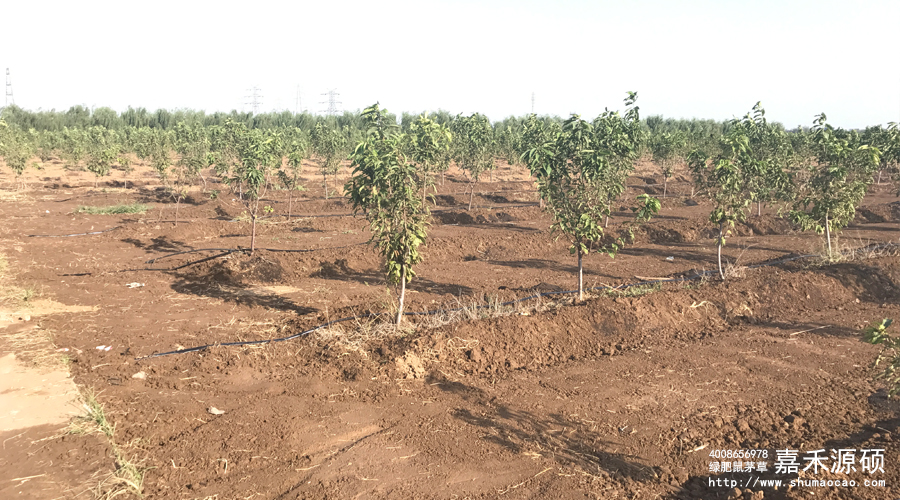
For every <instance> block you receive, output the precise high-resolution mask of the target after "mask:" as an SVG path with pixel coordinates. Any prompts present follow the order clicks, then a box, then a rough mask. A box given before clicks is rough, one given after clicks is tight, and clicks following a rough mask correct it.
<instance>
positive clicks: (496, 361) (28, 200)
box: [0, 165, 900, 499]
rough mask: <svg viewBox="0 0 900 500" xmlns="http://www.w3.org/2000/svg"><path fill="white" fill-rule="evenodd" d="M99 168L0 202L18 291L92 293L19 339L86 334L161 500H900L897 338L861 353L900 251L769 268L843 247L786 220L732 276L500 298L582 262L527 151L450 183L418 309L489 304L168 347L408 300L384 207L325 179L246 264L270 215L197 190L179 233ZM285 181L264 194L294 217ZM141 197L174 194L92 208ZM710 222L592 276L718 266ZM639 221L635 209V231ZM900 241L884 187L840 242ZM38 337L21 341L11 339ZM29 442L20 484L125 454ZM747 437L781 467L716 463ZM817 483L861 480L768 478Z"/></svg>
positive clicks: (659, 238) (685, 223)
mask: <svg viewBox="0 0 900 500" xmlns="http://www.w3.org/2000/svg"><path fill="white" fill-rule="evenodd" d="M647 167H648V166H647V165H644V166H642V168H641V169H639V172H643V171H645V169H646V168H647ZM57 170H59V169H57ZM80 175H83V174H76V173H69V172H63V171H58V172H55V173H54V170H52V169H50V170H49V171H48V172H46V173H43V174H42V178H40V179H30V180H28V185H29V190H28V191H26V192H21V193H13V194H11V195H10V196H9V197H8V198H9V199H5V200H4V201H2V203H0V211H2V215H3V217H2V218H0V230H2V235H3V237H2V252H3V253H4V254H5V255H6V257H7V259H8V261H9V269H10V273H11V274H13V275H14V276H15V282H16V284H17V285H19V286H29V287H34V288H35V289H36V290H37V291H38V293H39V294H40V297H42V298H45V299H52V300H53V301H55V302H58V303H61V304H65V305H69V306H83V308H82V309H81V310H80V311H81V312H63V313H59V312H57V313H56V314H47V315H39V314H38V313H37V312H36V313H35V319H33V320H32V321H31V322H28V323H23V324H18V325H14V326H11V327H9V328H16V329H17V330H16V331H21V330H22V329H24V328H33V327H37V328H36V329H39V330H41V331H42V332H45V333H49V335H50V336H51V337H52V339H53V344H54V346H55V348H59V349H69V351H68V353H69V359H70V362H69V368H70V370H71V372H72V374H73V376H74V378H75V381H76V383H77V384H78V385H79V386H80V387H82V388H91V389H93V390H94V391H96V392H97V393H98V400H99V401H100V402H101V403H102V404H103V406H104V407H105V409H106V413H107V415H108V417H109V419H110V421H111V422H112V423H113V424H114V425H115V441H116V442H117V443H118V446H119V447H120V449H121V450H122V451H123V453H124V454H125V455H127V457H128V458H129V459H130V460H132V461H134V462H135V463H137V464H139V465H140V466H141V467H142V468H145V469H146V472H145V477H144V483H143V490H144V494H145V496H146V497H147V498H173V499H194V498H197V499H199V498H217V499H232V498H234V499H237V498H257V497H258V498H284V499H288V498H290V499H293V498H499V497H503V498H541V499H543V498H638V499H644V498H646V499H653V498H748V499H749V498H753V499H758V498H807V497H810V496H812V495H814V496H815V497H816V498H822V497H824V498H873V499H894V498H897V496H898V486H900V482H898V481H900V470H898V469H897V467H896V462H897V460H896V459H897V457H898V451H900V448H898V446H897V445H896V444H895V443H894V442H893V433H894V432H897V431H898V426H900V420H898V410H900V405H898V403H897V402H896V401H894V400H893V399H889V398H888V397H887V393H886V391H884V390H883V388H882V387H881V386H880V385H879V384H877V383H873V382H872V381H871V377H872V374H873V371H872V368H871V363H872V361H873V360H874V359H875V356H876V354H877V352H878V350H877V348H876V347H874V346H871V345H868V344H864V343H862V342H861V341H860V339H861V333H860V332H861V329H862V328H864V327H865V326H867V325H868V324H870V323H872V322H874V321H878V320H880V319H882V318H896V319H900V288H898V287H900V258H898V257H897V253H896V251H894V250H893V249H891V248H887V249H883V250H879V251H866V252H856V253H855V255H854V257H853V258H852V259H849V260H848V261H846V262H842V263H838V264H829V265H823V264H821V263H819V262H818V261H817V260H815V259H801V260H794V261H791V262H787V263H782V264H777V265H773V266H766V267H760V268H756V269H748V268H746V266H748V265H752V264H758V263H765V262H773V261H777V260H779V259H784V258H788V257H792V256H797V255H802V254H808V253H817V252H820V251H821V247H822V240H821V238H820V237H819V236H817V235H815V234H809V233H800V232H797V231H796V230H795V228H793V227H792V226H791V224H790V223H788V222H787V221H785V220H783V219H781V218H779V217H778V216H777V214H775V213H773V212H772V211H770V210H766V209H765V208H764V210H763V214H762V216H759V217H757V216H755V215H754V216H753V217H751V218H750V220H749V221H748V222H747V223H746V224H742V225H739V227H737V228H736V231H735V236H734V237H732V238H730V239H729V244H728V247H726V250H725V252H726V255H727V257H728V260H729V261H730V262H731V263H732V268H731V269H730V272H731V273H732V274H733V277H732V278H731V279H729V280H728V281H727V282H725V283H722V282H719V281H718V280H717V279H715V275H710V277H709V279H700V280H691V281H683V282H671V283H663V284H658V285H656V284H653V285H645V286H642V287H633V288H628V289H621V290H618V291H598V292H597V293H595V294H593V295H592V297H591V298H590V299H589V300H588V301H587V302H586V303H584V304H580V305H573V304H572V303H571V296H570V295H565V294H560V295H546V296H543V297H541V298H537V299H529V300H526V301H522V302H520V303H518V304H516V305H514V306H498V305H497V303H498V302H502V301H508V300H514V299H518V298H524V297H528V296H532V295H535V294H537V293H545V292H559V291H568V290H571V289H572V288H574V285H575V271H576V267H575V261H574V258H573V257H572V256H570V255H569V253H568V251H567V246H568V245H567V243H566V242H565V241H564V240H562V239H560V240H559V241H557V240H556V238H555V235H552V234H550V233H549V232H548V230H547V228H548V227H549V225H550V220H549V218H548V217H547V216H546V215H545V214H543V213H542V212H541V210H540V209H539V208H538V206H537V202H536V194H535V193H534V189H533V186H532V184H531V183H530V182H528V181H527V178H526V177H525V174H524V172H520V171H518V170H517V169H511V168H509V167H507V166H505V165H504V166H503V168H501V169H500V171H499V172H498V174H497V176H496V181H495V182H484V183H481V184H480V185H479V186H478V187H477V188H476V193H480V194H478V195H476V196H475V205H477V208H476V209H473V210H472V211H471V212H470V211H467V210H466V209H465V208H466V205H467V204H468V195H467V194H465V193H464V191H465V189H466V187H467V184H466V183H465V182H464V180H463V178H462V177H460V176H458V175H453V174H451V175H449V176H448V178H447V181H446V183H445V184H444V185H443V186H441V185H439V186H438V196H437V197H436V202H437V206H436V207H435V209H434V218H433V225H432V227H431V228H430V232H429V240H428V243H427V247H425V249H424V259H425V260H424V262H423V264H422V265H421V266H419V268H418V269H417V273H418V277H417V278H416V279H415V280H414V281H413V282H412V284H411V291H412V293H411V294H410V295H409V296H408V298H407V301H408V308H409V310H410V311H425V310H433V309H437V308H441V307H452V308H457V307H464V308H465V310H463V311H458V312H456V313H453V314H439V315H434V316H421V317H412V316H411V317H410V318H409V319H410V325H416V328H415V329H413V328H407V329H405V330H401V331H400V332H397V331H395V330H393V329H391V328H386V327H384V326H378V325H377V322H376V323H373V322H371V321H368V320H358V321H350V322H345V323H341V324H340V325H336V326H333V327H331V328H327V329H323V330H319V331H316V332H313V333H311V334H309V335H307V336H303V337H300V338H297V339H294V340H290V341H286V342H279V343H271V344H253V345H245V346H229V347H226V346H214V347H210V348H208V349H204V350H200V351H195V352H190V353H184V354H173V355H167V356H159V357H150V358H146V356H150V355H153V354H155V353H164V352H168V351H173V350H178V349H184V348H190V347H195V346H201V345H206V344H218V343H225V342H235V341H243V340H258V339H271V338H280V337H286V336H290V335H292V334H296V333H300V332H303V331H305V330H307V329H309V328H311V327H314V326H316V325H319V324H322V323H324V322H326V321H330V320H334V319H339V318H343V317H347V316H350V315H354V314H366V313H370V312H374V313H378V312H384V311H387V310H388V309H389V308H390V304H391V301H392V295H391V294H390V293H389V291H388V289H387V288H386V286H385V283H384V278H383V276H382V273H381V271H380V260H379V258H378V256H377V255H376V254H375V253H374V252H373V251H372V250H371V249H370V248H369V247H368V246H366V245H365V243H366V241H367V240H368V232H367V231H366V230H365V225H364V222H363V221H362V220H361V219H359V218H354V217H352V216H351V214H350V209H349V207H348V206H347V205H346V203H345V201H344V200H343V199H341V198H333V199H330V200H324V199H323V198H322V194H323V193H322V188H321V184H316V183H317V182H320V179H319V180H318V181H317V180H316V179H315V178H313V177H310V179H309V185H310V187H312V188H313V189H311V191H309V192H307V193H305V195H306V196H305V197H304V198H301V199H300V200H296V201H295V202H294V204H293V212H294V214H295V215H297V217H294V218H292V219H290V220H288V219H287V218H285V217H283V216H275V217H271V218H269V219H267V220H266V222H267V223H265V224H261V225H260V226H259V228H258V230H257V231H258V246H259V247H260V250H257V251H256V252H255V253H254V254H253V255H252V256H249V255H246V254H245V253H242V252H231V253H227V251H228V250H234V249H237V248H239V247H247V246H249V224H248V223H247V222H246V221H244V220H242V218H241V209H240V205H239V203H238V202H236V201H234V200H232V197H231V196H230V195H226V194H225V191H222V192H221V193H220V194H219V196H218V198H217V199H215V200H211V199H209V197H208V196H206V197H204V196H203V195H202V194H201V193H200V192H199V191H198V192H197V193H195V194H194V196H193V199H192V200H191V203H188V204H186V205H185V206H182V207H181V209H180V214H179V217H180V218H181V219H184V222H180V223H179V224H178V225H177V226H175V225H174V224H173V223H172V221H171V220H170V219H171V217H172V214H173V212H174V210H173V207H172V206H171V204H168V203H165V201H166V200H165V199H164V198H163V197H162V195H161V194H160V192H159V191H158V190H157V189H156V186H154V185H153V184H152V183H150V182H149V181H148V179H149V177H148V178H147V179H144V180H142V178H138V179H137V183H136V184H137V186H138V187H136V188H134V189H128V190H125V189H121V188H115V187H114V186H113V184H114V183H115V182H116V181H113V182H111V184H109V185H107V186H105V187H104V186H101V187H100V188H96V189H95V188H93V187H92V182H91V181H90V180H89V179H87V178H86V177H80ZM342 175H346V174H342ZM5 180H7V181H9V179H5ZM655 181H656V179H654V178H652V176H650V175H649V174H648V175H642V176H634V177H633V178H632V179H631V181H630V183H629V184H630V185H631V187H630V189H629V193H628V196H629V197H631V196H634V195H636V194H638V193H642V192H649V193H652V194H656V193H658V192H660V191H661V187H660V186H659V184H658V183H657V182H655ZM681 188H682V189H683V188H684V186H683V185H681ZM669 189H670V193H671V192H672V191H673V190H674V191H675V192H676V194H677V193H678V192H679V185H678V184H674V185H672V184H670V187H669ZM274 195H275V196H273V197H272V199H271V200H268V201H267V202H268V203H271V204H272V206H273V207H274V208H275V209H276V212H275V213H276V214H279V215H284V214H285V213H286V211H287V203H286V201H285V200H284V199H283V198H284V197H283V196H282V195H281V193H277V192H276V193H274ZM135 201H137V202H147V203H151V204H152V205H153V208H152V209H151V210H150V211H149V212H147V213H146V214H142V215H124V216H100V215H83V214H77V213H75V210H76V209H77V207H78V206H81V205H91V206H102V205H111V204H116V203H122V202H135ZM698 202H699V203H698ZM708 213H709V206H707V205H705V204H704V202H703V201H702V200H696V201H695V200H691V199H689V198H688V197H685V196H674V197H670V198H666V199H664V200H663V211H662V212H661V214H660V216H659V217H658V218H656V219H654V221H652V222H651V223H650V224H648V225H647V226H645V227H644V228H643V229H642V230H641V231H640V233H639V234H638V238H637V242H636V243H635V244H634V245H632V246H630V247H629V248H628V249H627V250H625V251H624V252H622V253H621V254H620V255H619V256H618V257H617V258H616V259H609V258H608V257H606V256H602V255H593V256H590V257H589V258H587V259H586V261H585V278H586V283H587V284H588V285H590V286H603V285H607V286H617V285H621V284H625V283H635V282H644V281H655V280H657V279H659V278H664V277H673V276H693V275H695V274H696V273H698V272H702V271H709V270H713V269H714V265H715V247H714V243H713V240H712V237H711V228H710V224H709V223H708V222H706V220H707V217H708ZM626 217H627V210H625V207H624V206H623V207H622V210H620V211H618V212H617V214H616V216H614V217H613V218H612V220H611V225H613V226H614V225H615V224H619V223H621V222H623V221H624V220H626ZM107 229H111V230H109V231H106V232H102V233H99V234H81V235H78V236H62V235H70V234H80V233H94V232H97V231H103V230H107ZM60 236H62V237H60ZM898 236H900V204H898V203H897V201H896V198H894V197H892V196H890V195H889V194H888V193H887V192H883V191H879V190H878V189H876V190H874V191H873V192H872V193H871V194H870V196H869V197H868V198H867V200H866V201H865V203H864V207H862V208H861V209H860V210H859V211H858V216H857V219H856V221H855V223H854V224H853V225H852V226H851V227H850V228H848V229H847V230H845V231H844V232H843V233H842V236H841V239H840V243H839V244H840V245H841V246H842V247H843V248H857V247H865V246H867V245H871V244H875V243H884V242H889V241H891V240H893V241H895V242H896V241H897V238H898ZM178 252H183V253H180V254H178V255H172V254H176V253H178ZM667 257H671V259H667ZM151 259H156V260H155V261H153V262H148V261H150V260H151ZM133 283H136V284H139V285H142V286H134V287H133V288H129V287H128V286H126V285H128V284H133ZM473 304H474V305H480V304H488V307H485V308H483V309H473V308H472V307H471V306H472V305H473ZM100 345H103V346H112V347H111V349H109V350H98V349H97V348H96V347H97V346H100ZM14 350H15V348H14V347H13V346H11V345H7V344H5V343H4V337H3V336H2V334H0V354H3V353H5V352H9V351H14ZM139 358H143V359H139ZM136 374H139V376H138V377H137V378H135V375H136ZM211 409H214V410H215V411H211ZM8 434H9V435H0V442H2V443H3V450H4V451H3V453H2V454H0V497H3V498H69V497H74V496H75V495H76V494H78V493H81V492H84V491H86V490H87V489H89V488H97V486H98V484H99V483H100V482H101V481H102V478H103V474H104V473H105V474H107V475H108V474H109V473H110V472H112V471H113V470H115V468H116V464H115V460H114V458H113V455H112V452H111V451H110V450H109V449H108V446H107V444H106V442H105V441H104V440H103V439H101V438H100V437H98V436H97V435H96V434H89V435H73V434H63V433H61V432H60V431H59V428H58V427H49V426H48V427H42V428H32V429H30V430H28V431H27V432H24V433H22V432H21V431H18V432H16V431H13V432H10V433H8ZM785 448H790V449H797V450H800V451H801V452H803V453H805V452H806V451H811V450H817V449H824V450H826V453H825V454H830V452H831V450H832V449H845V448H850V449H857V450H861V449H884V450H885V464H884V473H883V474H881V473H877V474H874V475H870V474H868V473H863V472H862V471H861V470H857V471H856V472H853V473H851V474H850V475H849V476H848V475H843V474H841V473H837V472H836V473H831V472H830V471H820V472H819V473H818V474H812V473H811V471H806V472H800V473H799V474H790V475H787V474H775V473H774V463H775V450H778V449H785ZM740 449H744V450H747V449H752V450H766V452H767V456H768V462H767V466H768V470H767V471H765V472H759V471H754V472H740V473H733V472H725V473H723V472H721V471H716V472H712V471H711V469H710V463H711V462H717V463H718V462H721V460H719V459H714V458H712V457H710V452H712V451H714V450H740ZM731 462H732V465H733V461H731ZM805 465H806V463H803V464H802V466H805ZM801 469H802V467H801ZM29 476H36V477H34V478H32V479H26V480H24V481H23V480H22V478H26V477H29ZM798 478H799V479H803V480H810V479H820V480H827V479H841V480H843V479H845V478H847V479H853V480H855V481H857V482H858V483H860V485H859V486H857V487H856V488H846V487H806V486H803V487H795V488H788V487H786V486H782V487H780V488H777V489H776V488H774V487H771V486H762V485H761V484H760V483H759V482H758V481H762V480H765V481H767V480H770V479H782V480H783V481H784V483H785V484H787V483H788V482H789V481H790V480H791V479H798ZM13 479H15V480H16V481H12V480H13ZM867 479H868V480H872V479H874V480H879V481H881V480H883V481H884V486H871V487H866V486H863V485H862V484H863V482H864V481H865V480H867ZM726 480H727V481H726ZM732 480H734V481H737V482H738V485H739V487H738V488H737V489H735V487H733V486H731V485H730V484H731V483H729V481H732ZM101 486H102V485H101ZM101 489H102V487H101ZM85 494H86V495H90V493H89V492H88V493H85Z"/></svg>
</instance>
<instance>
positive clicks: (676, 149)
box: [648, 132, 687, 198]
mask: <svg viewBox="0 0 900 500" xmlns="http://www.w3.org/2000/svg"><path fill="white" fill-rule="evenodd" d="M686 146H687V141H686V138H685V137H684V134H681V133H679V132H675V133H669V132H662V133H657V134H653V135H651V136H650V140H649V143H648V147H649V149H650V155H651V157H652V159H653V163H655V164H656V165H657V166H658V167H659V169H660V173H662V176H663V198H665V197H666V195H667V193H668V191H669V179H671V178H672V176H674V175H675V167H676V166H677V165H678V164H679V163H681V162H682V161H684V154H685V147H686Z"/></svg>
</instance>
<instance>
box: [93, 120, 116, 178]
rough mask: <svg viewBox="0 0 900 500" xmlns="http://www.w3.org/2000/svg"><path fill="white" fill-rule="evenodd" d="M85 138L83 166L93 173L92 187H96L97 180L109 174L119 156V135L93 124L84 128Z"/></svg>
mask: <svg viewBox="0 0 900 500" xmlns="http://www.w3.org/2000/svg"><path fill="white" fill-rule="evenodd" d="M85 138H86V151H85V166H86V167H87V169H88V172H91V173H92V174H94V187H97V181H99V180H100V178H101V177H106V176H107V175H109V172H110V170H111V169H112V164H113V162H115V161H116V159H117V158H118V157H119V137H118V135H117V134H116V131H115V130H109V129H107V128H105V127H99V126H95V127H90V128H88V129H87V130H86V136H85Z"/></svg>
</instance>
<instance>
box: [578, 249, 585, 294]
mask: <svg viewBox="0 0 900 500" xmlns="http://www.w3.org/2000/svg"><path fill="white" fill-rule="evenodd" d="M581 260H582V255H581V248H580V247H579V248H578V302H584V276H583V272H582V265H581Z"/></svg>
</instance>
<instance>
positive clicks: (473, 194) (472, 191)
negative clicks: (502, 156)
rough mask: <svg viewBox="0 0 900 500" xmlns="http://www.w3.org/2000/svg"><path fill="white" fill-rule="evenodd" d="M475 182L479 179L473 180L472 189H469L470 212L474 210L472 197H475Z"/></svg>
mask: <svg viewBox="0 0 900 500" xmlns="http://www.w3.org/2000/svg"><path fill="white" fill-rule="evenodd" d="M475 182H477V181H472V183H471V186H472V190H471V191H469V212H471V211H472V199H473V198H474V197H475Z"/></svg>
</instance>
